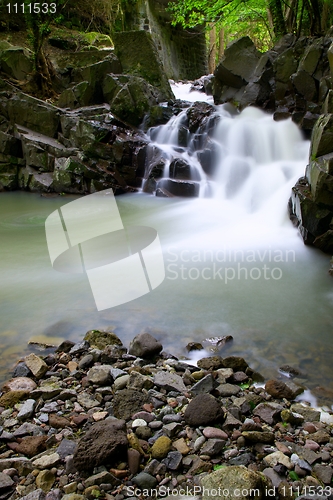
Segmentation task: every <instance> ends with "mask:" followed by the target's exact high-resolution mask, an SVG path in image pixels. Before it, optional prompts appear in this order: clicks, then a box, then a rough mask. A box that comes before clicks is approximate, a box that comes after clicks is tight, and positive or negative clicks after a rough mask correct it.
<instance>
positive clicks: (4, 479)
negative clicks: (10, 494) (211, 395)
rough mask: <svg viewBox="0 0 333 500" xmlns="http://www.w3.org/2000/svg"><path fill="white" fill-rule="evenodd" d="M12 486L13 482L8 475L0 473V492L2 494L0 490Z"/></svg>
mask: <svg viewBox="0 0 333 500" xmlns="http://www.w3.org/2000/svg"><path fill="white" fill-rule="evenodd" d="M13 484H14V481H13V480H12V478H11V477H10V476H9V475H8V474H5V473H4V472H0V492H2V490H5V489H7V488H10V487H11V486H13Z"/></svg>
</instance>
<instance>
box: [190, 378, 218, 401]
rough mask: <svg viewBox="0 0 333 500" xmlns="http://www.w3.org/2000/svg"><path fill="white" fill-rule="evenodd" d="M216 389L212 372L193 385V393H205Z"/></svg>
mask: <svg viewBox="0 0 333 500" xmlns="http://www.w3.org/2000/svg"><path fill="white" fill-rule="evenodd" d="M213 389H214V379H213V376H212V374H211V373H209V374H208V375H206V376H205V377H203V378H202V379H201V380H199V382H197V383H196V384H194V385H193V386H192V387H191V393H192V394H194V395H196V396H198V394H205V393H207V392H211V391H212V390H213Z"/></svg>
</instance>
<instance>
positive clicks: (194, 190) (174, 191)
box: [156, 179, 200, 198]
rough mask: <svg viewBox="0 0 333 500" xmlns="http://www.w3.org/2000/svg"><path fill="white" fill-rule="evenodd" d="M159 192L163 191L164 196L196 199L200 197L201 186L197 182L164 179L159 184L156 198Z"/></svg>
mask: <svg viewBox="0 0 333 500" xmlns="http://www.w3.org/2000/svg"><path fill="white" fill-rule="evenodd" d="M158 190H160V191H162V193H163V194H162V196H163V195H164V196H167V197H172V196H182V197H184V198H194V197H197V196H199V191H200V184H199V183H198V182H195V181H181V180H176V179H163V180H161V181H159V182H158V184H157V190H156V196H158Z"/></svg>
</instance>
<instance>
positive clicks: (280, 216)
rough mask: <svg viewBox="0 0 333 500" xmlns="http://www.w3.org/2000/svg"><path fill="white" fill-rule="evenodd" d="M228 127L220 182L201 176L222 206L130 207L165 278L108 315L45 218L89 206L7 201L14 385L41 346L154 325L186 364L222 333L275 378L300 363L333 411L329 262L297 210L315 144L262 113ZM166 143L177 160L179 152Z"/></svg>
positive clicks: (305, 378)
mask: <svg viewBox="0 0 333 500" xmlns="http://www.w3.org/2000/svg"><path fill="white" fill-rule="evenodd" d="M226 120H227V121H226V122H225V123H224V125H223V122H222V121H221V122H220V124H219V125H218V127H217V135H215V136H214V138H213V139H214V141H215V142H216V143H218V145H219V146H218V147H220V148H221V154H219V155H217V156H218V161H219V162H220V163H219V165H218V168H217V174H216V176H215V178H214V179H213V180H209V181H208V180H207V179H205V178H201V180H200V182H201V185H204V184H205V183H207V182H210V184H211V186H210V187H211V189H210V190H209V192H210V196H209V197H205V196H204V195H203V196H201V197H198V198H192V199H184V198H163V197H156V196H152V195H148V194H144V193H132V194H127V195H122V196H119V197H117V205H118V209H119V211H120V215H121V218H122V221H123V224H124V226H125V227H126V226H136V225H139V226H151V227H153V228H155V229H156V230H157V232H158V235H159V238H160V242H161V246H162V250H163V255H164V264H165V273H166V274H165V279H164V281H163V283H162V284H161V285H160V286H159V287H157V288H156V289H155V290H153V291H152V292H151V293H148V294H146V295H144V296H142V297H140V298H138V299H136V300H134V301H132V302H128V303H126V304H123V305H119V306H117V307H113V308H111V309H106V310H104V311H100V312H98V311H97V309H96V307H95V303H94V300H93V296H92V293H91V290H90V287H89V283H88V279H87V276H86V275H85V274H82V275H75V274H63V273H59V272H57V271H55V270H54V269H53V268H52V266H51V263H50V259H49V255H48V249H47V244H46V238H45V228H44V223H45V220H46V218H47V217H48V216H49V215H50V214H51V213H52V212H53V211H54V210H56V209H58V208H60V207H61V206H62V205H64V204H65V203H68V202H71V201H73V200H75V199H76V197H75V196H58V195H54V196H53V195H47V196H41V195H40V194H31V193H26V192H5V193H1V194H0V241H1V246H0V256H1V259H0V276H1V286H0V350H1V357H0V378H1V380H2V381H3V380H5V379H6V378H8V376H9V375H10V371H11V369H12V367H13V365H14V363H15V362H16V361H17V360H18V358H20V357H21V356H24V355H25V354H26V353H28V352H29V351H31V346H29V347H27V342H28V341H31V340H32V341H34V342H45V343H50V344H58V343H60V342H61V341H62V340H64V339H69V340H72V341H74V342H75V341H80V340H82V338H83V336H84V334H85V333H86V332H87V331H88V330H90V329H98V328H112V329H114V331H115V333H117V335H118V336H119V337H120V338H121V339H122V341H123V343H124V344H125V345H128V343H129V341H130V340H131V339H132V338H133V337H134V336H135V335H136V334H138V333H139V332H140V331H142V330H143V329H147V328H148V329H149V331H150V332H151V333H152V334H153V335H154V336H155V337H157V338H158V339H159V340H161V342H162V344H163V346H164V349H165V350H168V351H169V352H171V353H172V354H175V355H178V356H179V355H180V356H181V355H186V354H187V352H186V350H185V346H186V344H187V343H189V342H201V341H203V340H204V339H212V340H210V341H208V342H206V345H207V352H212V349H213V346H214V342H215V340H214V339H216V337H223V336H225V335H232V336H233V338H234V340H233V342H231V343H228V344H227V345H226V346H225V347H224V349H223V351H221V352H220V354H221V355H222V356H225V355H240V356H243V357H244V358H245V359H246V360H247V361H248V363H249V364H250V366H251V367H252V368H253V369H255V370H257V371H259V372H261V373H262V374H263V375H264V376H265V377H267V378H268V377H276V376H277V375H278V370H279V368H280V367H281V366H283V365H290V366H291V367H294V368H296V369H298V370H299V372H300V376H299V378H300V379H301V381H302V382H303V383H304V384H305V385H306V386H307V387H308V388H310V389H311V391H312V393H313V394H314V396H315V397H317V398H318V401H320V402H324V403H325V404H332V401H333V377H332V374H333V373H332V358H333V345H332V331H333V315H332V306H333V287H332V284H333V282H332V278H331V277H330V276H329V275H328V267H329V256H327V255H324V254H322V253H321V252H319V251H317V250H316V249H314V248H311V247H306V246H304V244H303V242H302V240H301V238H300V236H299V235H298V232H297V229H295V228H294V227H293V226H292V224H291V222H290V221H289V219H288V214H287V203H288V198H289V196H290V190H291V188H292V186H293V185H294V184H295V182H296V180H297V179H298V178H299V177H300V176H302V175H303V174H304V170H305V166H306V161H307V154H308V143H306V142H305V141H303V139H302V137H301V136H300V133H299V132H298V130H297V129H296V126H294V125H293V124H291V122H288V123H285V124H283V122H279V123H274V122H273V120H272V119H271V117H269V116H267V115H263V114H262V113H261V112H259V111H258V112H257V110H250V111H247V112H246V113H245V114H244V119H243V118H239V116H237V117H236V118H231V117H230V118H228V117H227V118H226ZM237 120H238V122H237ZM241 120H244V123H245V122H246V120H247V123H248V128H246V127H245V125H244V123H241ZM234 123H235V127H238V129H237V130H238V132H237V130H236V132H237V133H236V132H235V128H234V125H233V124H234ZM244 127H245V128H244ZM272 127H273V128H272ZM249 130H250V131H251V133H250V135H249ZM266 133H267V134H268V136H266V135H265V134H266ZM219 134H220V135H219ZM240 134H243V135H242V138H241V140H239V137H240ZM246 135H247V136H248V139H247V140H246ZM162 136H163V134H162ZM229 136H230V141H231V142H230V141H229V139H228V137H229ZM160 137H161V134H160ZM235 137H236V142H235ZM156 140H157V139H156V134H155V141H156ZM237 141H238V142H237ZM156 144H157V143H156ZM158 147H161V148H162V149H163V147H164V148H165V154H166V155H168V154H170V148H171V149H172V148H173V147H176V148H177V145H176V144H174V145H170V144H165V145H163V144H161V143H159V144H158ZM177 151H178V153H177V154H183V153H179V148H178V149H177ZM223 151H224V152H225V151H227V154H224V153H223V154H222V152H223ZM263 151H264V154H263V153H262V152H263ZM184 154H186V158H187V159H188V158H189V157H191V156H192V157H195V152H193V151H192V152H191V151H190V152H189V151H184ZM194 160H195V162H196V161H197V160H196V159H195V158H194ZM235 179H236V181H235ZM200 190H201V191H200V192H201V193H202V192H203V193H205V189H201V188H200ZM203 355H204V354H202V355H201V357H203Z"/></svg>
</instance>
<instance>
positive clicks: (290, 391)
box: [265, 380, 304, 399]
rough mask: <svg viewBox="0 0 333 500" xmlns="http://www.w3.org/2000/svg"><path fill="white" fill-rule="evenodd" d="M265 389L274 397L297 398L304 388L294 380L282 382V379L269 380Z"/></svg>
mask: <svg viewBox="0 0 333 500" xmlns="http://www.w3.org/2000/svg"><path fill="white" fill-rule="evenodd" d="M265 389H266V391H267V392H268V394H270V395H271V396H273V397H274V398H277V399H283V398H286V399H295V398H296V396H298V395H299V394H301V393H302V392H303V391H304V389H302V388H301V387H299V386H297V385H296V384H293V383H292V382H287V383H285V382H282V381H281V380H268V381H267V382H266V384H265Z"/></svg>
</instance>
